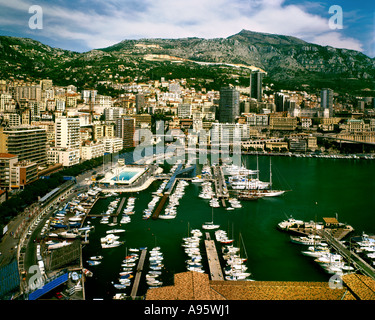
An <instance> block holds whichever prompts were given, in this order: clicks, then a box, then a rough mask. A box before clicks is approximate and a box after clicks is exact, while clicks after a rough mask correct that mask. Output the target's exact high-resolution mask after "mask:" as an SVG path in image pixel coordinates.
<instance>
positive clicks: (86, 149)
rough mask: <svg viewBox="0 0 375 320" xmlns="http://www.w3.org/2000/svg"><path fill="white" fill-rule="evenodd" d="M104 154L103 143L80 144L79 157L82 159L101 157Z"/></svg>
mask: <svg viewBox="0 0 375 320" xmlns="http://www.w3.org/2000/svg"><path fill="white" fill-rule="evenodd" d="M103 154H104V143H102V142H101V143H96V144H91V145H88V146H82V148H81V158H82V160H83V161H85V160H90V159H93V158H97V157H101V156H102V155H103Z"/></svg>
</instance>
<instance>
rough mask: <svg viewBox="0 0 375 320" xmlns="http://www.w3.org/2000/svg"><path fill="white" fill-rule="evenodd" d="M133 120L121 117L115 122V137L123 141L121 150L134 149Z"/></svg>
mask: <svg viewBox="0 0 375 320" xmlns="http://www.w3.org/2000/svg"><path fill="white" fill-rule="evenodd" d="M134 133H135V119H134V118H125V117H121V118H118V119H117V120H116V133H115V135H116V137H118V138H122V139H123V148H131V147H134V146H135V145H134Z"/></svg>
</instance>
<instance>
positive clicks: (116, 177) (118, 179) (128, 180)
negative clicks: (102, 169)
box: [100, 166, 145, 185]
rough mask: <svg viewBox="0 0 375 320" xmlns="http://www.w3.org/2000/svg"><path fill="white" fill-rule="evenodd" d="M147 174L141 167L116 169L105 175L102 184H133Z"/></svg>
mask: <svg viewBox="0 0 375 320" xmlns="http://www.w3.org/2000/svg"><path fill="white" fill-rule="evenodd" d="M144 172H145V168H142V167H141V168H140V167H128V166H126V167H116V168H114V169H112V170H111V171H110V172H107V173H106V174H105V177H104V179H103V180H101V181H100V182H101V183H109V184H110V185H114V184H128V185H130V184H132V183H133V182H134V181H135V180H137V179H138V177H140V176H141V175H142V174H143V173H144Z"/></svg>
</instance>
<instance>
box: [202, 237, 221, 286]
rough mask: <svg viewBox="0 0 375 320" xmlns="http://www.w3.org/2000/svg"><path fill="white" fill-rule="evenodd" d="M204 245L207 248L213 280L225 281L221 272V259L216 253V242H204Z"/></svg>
mask: <svg viewBox="0 0 375 320" xmlns="http://www.w3.org/2000/svg"><path fill="white" fill-rule="evenodd" d="M206 236H207V234H206ZM204 245H205V247H206V253H207V260H208V266H209V268H210V276H211V280H224V276H223V271H222V270H221V266H220V261H219V257H218V255H217V251H216V246H215V241H214V240H204Z"/></svg>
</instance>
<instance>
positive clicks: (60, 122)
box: [55, 117, 80, 149]
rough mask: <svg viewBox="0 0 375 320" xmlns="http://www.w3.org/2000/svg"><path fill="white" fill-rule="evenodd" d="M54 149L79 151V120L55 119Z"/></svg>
mask: <svg viewBox="0 0 375 320" xmlns="http://www.w3.org/2000/svg"><path fill="white" fill-rule="evenodd" d="M55 130H56V131H55V132H56V134H55V137H56V147H57V148H71V149H79V146H80V125H79V118H67V117H60V118H57V119H56V129H55Z"/></svg>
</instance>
